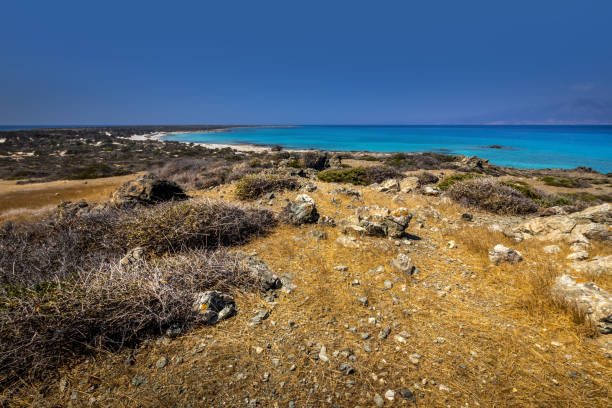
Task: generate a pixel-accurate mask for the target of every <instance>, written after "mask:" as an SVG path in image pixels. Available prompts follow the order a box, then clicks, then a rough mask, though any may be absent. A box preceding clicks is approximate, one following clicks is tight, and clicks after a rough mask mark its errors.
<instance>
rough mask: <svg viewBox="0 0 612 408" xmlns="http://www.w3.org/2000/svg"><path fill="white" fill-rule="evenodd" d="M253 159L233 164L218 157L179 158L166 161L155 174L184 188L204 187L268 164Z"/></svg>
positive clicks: (222, 182) (230, 180) (230, 179)
mask: <svg viewBox="0 0 612 408" xmlns="http://www.w3.org/2000/svg"><path fill="white" fill-rule="evenodd" d="M253 160H255V162H253ZM253 160H251V162H250V163H239V164H233V163H228V161H227V160H223V159H219V158H206V159H180V160H175V161H172V162H169V163H166V164H165V165H164V166H163V167H161V168H160V169H158V170H157V172H156V174H157V175H158V176H159V177H160V178H163V179H166V180H171V181H174V182H175V183H177V184H178V185H180V186H181V187H183V188H184V189H185V190H197V189H204V188H210V187H215V186H219V185H222V184H226V183H230V182H232V181H233V180H237V179H239V178H242V177H244V176H246V175H247V174H252V173H257V172H259V171H261V167H268V166H269V163H268V162H262V161H261V160H260V159H257V158H256V159H253ZM257 163H259V164H257ZM253 164H255V165H253Z"/></svg>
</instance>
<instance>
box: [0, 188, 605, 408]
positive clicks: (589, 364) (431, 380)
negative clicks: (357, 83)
mask: <svg viewBox="0 0 612 408" xmlns="http://www.w3.org/2000/svg"><path fill="white" fill-rule="evenodd" d="M129 177H131V176H125V177H122V178H113V179H99V180H96V181H89V182H88V184H83V181H75V182H54V183H50V184H49V185H48V186H44V185H41V186H40V187H39V186H38V185H29V186H28V188H29V189H28V190H19V189H17V187H13V185H12V184H8V183H5V182H3V184H2V189H3V190H2V192H0V194H2V196H1V197H2V200H1V202H2V208H1V210H2V213H3V214H5V215H6V212H7V211H15V209H16V208H21V207H20V206H22V207H24V208H44V206H47V205H55V204H57V202H58V201H60V200H62V199H70V200H76V199H80V198H83V199H87V200H101V199H103V198H104V197H107V196H108V195H109V193H110V191H112V190H113V189H114V188H115V187H116V186H117V184H119V183H121V182H122V181H123V180H125V179H126V178H129ZM55 183H57V184H55ZM315 184H316V185H317V189H316V191H314V192H309V193H308V194H309V195H310V196H311V197H312V198H313V199H314V200H315V202H316V205H317V208H318V210H319V213H320V214H322V215H326V216H330V217H333V218H334V219H336V220H338V219H342V218H345V217H347V216H349V215H351V214H352V213H353V212H354V208H356V207H360V206H367V205H378V206H383V207H387V208H390V209H395V208H398V207H405V208H408V209H409V210H410V211H411V212H412V213H413V214H414V218H413V220H412V222H411V224H410V227H409V229H408V231H409V232H410V234H411V236H410V238H409V239H401V240H391V239H386V238H375V237H363V238H359V239H358V240H357V245H358V247H356V248H347V247H345V246H344V245H341V244H340V243H338V242H337V241H336V238H337V237H338V236H339V235H340V230H339V228H338V227H330V226H321V225H302V226H289V225H282V226H279V227H277V228H276V229H275V230H274V231H273V232H272V233H271V234H270V235H268V236H264V237H260V238H258V239H256V240H254V241H252V242H250V243H248V244H246V245H244V246H242V247H241V248H240V249H242V250H243V251H245V252H247V253H251V254H254V255H256V256H257V257H259V258H261V259H262V260H263V261H265V262H266V263H267V264H268V265H269V267H270V269H272V270H273V271H274V272H275V273H276V274H277V275H279V276H281V277H284V279H285V281H286V282H292V283H293V284H294V285H295V288H294V289H293V290H290V291H286V290H285V291H283V290H279V291H277V292H278V297H277V298H270V297H269V296H263V295H262V294H260V293H254V292H239V291H234V293H233V295H234V297H235V299H236V303H237V307H238V314H237V315H236V316H234V317H232V318H230V319H228V320H224V321H222V322H219V323H218V324H216V325H214V326H205V327H200V328H197V329H195V330H193V331H190V332H188V333H185V334H183V335H181V336H179V337H177V338H172V339H171V338H167V337H163V338H159V339H152V340H151V341H149V342H147V343H146V344H144V345H142V346H140V347H139V348H137V349H135V350H133V351H132V350H124V351H122V352H119V353H108V352H105V351H102V350H101V351H100V352H99V353H97V354H95V355H93V356H90V357H89V358H88V359H87V360H85V361H81V362H78V363H76V364H75V365H73V366H71V367H63V368H61V370H60V376H59V377H58V379H57V380H54V381H52V382H51V383H49V382H44V383H41V382H39V381H37V380H36V379H35V378H31V379H27V380H24V381H23V384H22V388H21V390H20V391H19V393H18V394H17V395H15V396H13V399H12V400H11V403H10V405H13V406H39V407H60V406H67V407H81V406H83V407H155V406H160V407H161V406H164V407H221V406H227V407H255V406H260V407H324V406H330V407H331V406H336V407H357V406H360V407H370V406H377V405H378V406H383V405H384V406H411V405H414V406H421V407H438V406H440V407H446V406H448V407H478V406H480V407H568V408H569V407H587V406H588V407H609V406H610V402H611V401H612V381H611V379H612V359H611V358H609V357H606V355H605V354H604V353H603V352H602V350H601V348H600V342H601V340H602V337H603V336H599V337H598V336H597V334H596V331H595V330H594V328H593V327H590V326H589V325H588V324H586V323H585V322H584V320H583V319H582V316H580V315H579V314H577V313H575V312H572V311H571V310H566V309H564V308H562V307H559V305H557V304H555V303H554V302H553V301H552V300H551V298H550V296H549V295H548V290H549V288H550V285H551V283H552V281H553V279H554V277H555V276H557V275H560V274H562V273H563V272H564V271H566V270H570V269H569V261H568V260H567V259H566V256H567V255H568V254H569V253H570V249H569V246H568V245H567V244H564V243H560V244H559V246H560V247H561V251H560V252H559V253H557V254H554V255H551V254H547V253H545V252H543V250H542V248H543V247H544V246H545V245H549V244H550V242H546V241H538V240H535V239H532V240H525V241H523V242H520V243H516V242H513V241H512V240H510V239H509V238H507V237H506V236H504V235H503V234H502V233H501V232H499V231H496V230H495V229H494V228H493V229H492V228H491V227H492V226H493V225H494V224H497V225H500V226H501V227H507V226H512V225H515V224H517V223H519V222H520V221H522V220H523V219H524V218H523V217H522V216H513V217H509V216H498V215H492V214H489V213H485V212H482V211H479V210H474V209H469V210H467V209H465V208H462V207H461V206H459V205H458V204H455V203H452V202H450V200H448V199H447V198H444V197H427V196H424V195H421V194H419V193H409V194H400V195H399V196H397V197H396V198H395V199H394V196H395V195H394V194H389V193H384V192H379V191H374V190H373V189H371V188H369V187H360V186H359V187H353V186H351V188H354V189H356V190H358V191H360V192H361V193H362V197H361V198H353V197H351V196H348V195H344V194H331V193H330V190H332V189H334V188H337V187H339V186H340V185H338V184H333V183H322V182H318V181H317V182H315ZM11 188H12V190H11ZM233 189H234V186H233V185H222V186H218V187H214V188H212V189H209V190H205V191H193V192H191V193H190V194H191V195H194V196H202V195H203V196H209V197H214V198H222V199H224V200H229V201H233V200H235V198H234V195H233ZM56 192H57V193H59V194H60V196H59V197H56V196H55V193H56ZM296 194H297V193H296V192H284V193H275V197H274V198H273V199H264V200H262V201H261V202H260V204H261V205H263V206H266V207H269V208H271V209H273V210H274V211H280V210H281V208H282V207H284V206H285V205H286V201H285V199H293V198H294V197H295V195H296ZM39 204H40V205H39ZM466 211H467V212H470V213H471V214H472V215H473V221H466V220H464V219H462V217H461V215H462V213H465V212H466ZM317 231H318V232H317ZM449 241H454V245H452V244H451V245H449ZM499 243H503V244H504V245H506V246H509V247H512V248H515V249H517V250H519V251H520V252H521V253H522V255H523V257H524V260H523V261H522V262H520V263H517V264H508V263H503V264H501V265H499V266H496V265H494V264H492V263H491V262H490V261H489V259H488V256H487V253H488V251H489V250H490V249H491V248H492V247H493V246H494V245H496V244H499ZM399 253H405V254H408V255H409V256H410V257H411V258H412V260H413V261H414V263H415V265H416V266H417V267H418V268H419V270H420V271H419V272H418V273H417V274H415V275H413V276H405V275H403V274H401V273H398V272H397V271H396V270H395V269H394V268H393V267H392V266H390V260H391V259H393V258H395V257H396V256H397V255H398V254H399ZM589 254H590V256H596V255H612V248H610V246H609V245H605V244H600V243H594V244H593V246H592V247H591V248H590V249H589ZM588 278H589V279H591V280H593V281H594V282H595V283H596V284H598V285H599V286H600V287H601V288H603V289H606V290H608V291H610V290H612V278H610V276H599V277H592V276H589V277H588ZM286 288H287V285H285V289H286ZM287 292H291V293H287ZM363 297H367V304H364V302H363V299H361V301H360V298H363ZM258 310H266V311H268V312H269V317H268V318H267V319H265V320H263V321H262V322H261V324H260V325H257V326H255V327H249V326H248V325H247V323H248V322H249V321H250V319H251V318H252V317H253V315H254V313H255V312H256V311H258ZM385 330H390V332H389V333H388V335H387V336H385V335H384V332H385ZM381 332H382V333H383V334H381Z"/></svg>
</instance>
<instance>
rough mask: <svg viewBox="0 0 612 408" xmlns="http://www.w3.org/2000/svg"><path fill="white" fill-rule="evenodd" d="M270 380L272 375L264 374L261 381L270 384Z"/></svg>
mask: <svg viewBox="0 0 612 408" xmlns="http://www.w3.org/2000/svg"><path fill="white" fill-rule="evenodd" d="M269 380H270V373H264V375H263V378H262V379H261V381H263V382H268V381H269Z"/></svg>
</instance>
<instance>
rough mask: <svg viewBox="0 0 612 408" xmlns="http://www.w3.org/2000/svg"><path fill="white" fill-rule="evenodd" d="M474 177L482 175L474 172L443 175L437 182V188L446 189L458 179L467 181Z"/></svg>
mask: <svg viewBox="0 0 612 408" xmlns="http://www.w3.org/2000/svg"><path fill="white" fill-rule="evenodd" d="M476 177H482V176H481V175H480V174H476V173H457V174H452V175H450V176H447V177H444V179H443V180H442V181H441V182H440V183H438V188H439V189H440V190H442V191H446V190H448V189H449V188H451V187H452V186H453V184H455V183H457V182H459V181H467V180H471V179H473V178H476Z"/></svg>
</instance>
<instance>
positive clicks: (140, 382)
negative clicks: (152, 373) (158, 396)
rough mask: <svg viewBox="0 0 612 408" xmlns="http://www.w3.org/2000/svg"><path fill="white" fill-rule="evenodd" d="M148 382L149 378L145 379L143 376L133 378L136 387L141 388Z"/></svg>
mask: <svg viewBox="0 0 612 408" xmlns="http://www.w3.org/2000/svg"><path fill="white" fill-rule="evenodd" d="M148 382H149V380H147V378H146V377H143V376H142V375H137V376H135V377H134V378H132V385H133V386H135V387H140V386H141V385H144V384H146V383H148Z"/></svg>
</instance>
